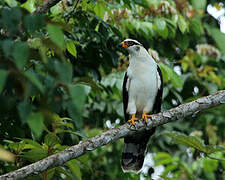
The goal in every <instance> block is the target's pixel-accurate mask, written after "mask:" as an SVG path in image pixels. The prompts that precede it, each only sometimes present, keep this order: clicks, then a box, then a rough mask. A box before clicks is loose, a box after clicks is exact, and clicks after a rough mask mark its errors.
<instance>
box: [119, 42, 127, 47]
mask: <svg viewBox="0 0 225 180" xmlns="http://www.w3.org/2000/svg"><path fill="white" fill-rule="evenodd" d="M119 47H123V48H128V46H127V43H126V42H124V41H123V42H121V43H120V44H119Z"/></svg>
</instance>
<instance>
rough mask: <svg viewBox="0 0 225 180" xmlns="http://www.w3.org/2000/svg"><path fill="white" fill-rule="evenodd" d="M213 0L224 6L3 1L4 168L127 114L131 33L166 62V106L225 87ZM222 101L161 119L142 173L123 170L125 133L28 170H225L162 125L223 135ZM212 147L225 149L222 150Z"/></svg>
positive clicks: (224, 39)
mask: <svg viewBox="0 0 225 180" xmlns="http://www.w3.org/2000/svg"><path fill="white" fill-rule="evenodd" d="M209 3H210V4H211V5H212V6H213V7H215V8H216V9H217V10H220V9H224V4H223V3H222V1H221V2H220V1H216V0H211V1H206V0H198V1H195V0H174V1H173V0H164V1H162V0H133V1H128V0H116V1H111V0H107V1H103V0H81V1H79V0H74V1H73V0H71V1H66V0H62V1H60V3H58V4H57V5H56V6H54V7H52V8H51V9H50V11H49V12H48V13H45V14H43V15H40V14H35V15H33V14H32V12H33V11H34V10H35V9H36V8H37V7H39V6H40V5H41V4H43V1H42V0H36V1H35V0H17V1H16V0H5V1H1V2H0V34H1V36H0V102H1V103H0V151H1V154H0V158H1V159H2V161H0V174H4V173H7V172H10V171H13V170H15V169H18V168H20V167H23V166H25V165H27V164H30V163H32V162H35V161H38V160H40V159H43V158H45V157H47V156H49V155H51V154H54V153H56V152H58V151H60V150H63V149H65V148H66V147H69V146H71V145H74V144H77V143H79V141H82V140H85V139H87V138H88V137H92V136H94V135H97V134H99V133H101V132H103V131H105V130H107V129H108V128H112V127H116V126H118V125H119V124H123V123H124V120H123V119H124V118H123V109H122V95H121V87H122V82H123V74H124V71H125V70H126V68H127V66H128V64H129V62H128V56H127V54H126V52H122V50H121V49H119V48H118V44H119V43H120V42H121V41H122V40H124V39H125V38H128V37H129V38H133V39H137V40H138V41H140V42H141V43H143V45H144V46H145V47H146V49H148V50H149V53H151V54H152V55H153V57H154V58H155V59H156V61H158V62H159V65H160V67H161V69H162V72H163V79H164V83H165V87H164V94H163V105H162V110H163V111H164V110H167V109H170V108H172V107H174V106H177V105H179V104H181V103H185V102H189V101H191V100H194V99H196V98H198V97H201V96H205V95H208V94H211V93H214V92H216V91H217V90H220V89H224V88H225V56H224V54H225V34H223V33H221V32H220V29H219V22H218V21H217V20H215V19H214V18H213V17H212V16H210V15H209V14H208V13H207V11H206V9H207V6H208V5H209ZM124 54H125V55H124ZM224 108H225V106H224V105H223V106H220V107H217V108H213V109H210V110H208V111H206V112H204V113H201V114H197V112H196V115H195V116H192V117H188V118H186V119H184V120H181V121H177V122H174V123H169V124H166V125H164V126H162V127H159V128H157V132H156V133H155V136H154V137H153V138H152V140H151V143H150V144H149V152H152V154H148V157H151V158H150V160H149V161H148V162H147V163H146V164H145V168H144V171H143V172H142V173H141V174H139V175H136V174H132V173H129V174H128V173H126V174H124V173H123V172H122V170H121V167H120V154H121V150H122V146H123V140H120V141H117V142H115V143H113V144H111V145H107V146H106V147H103V148H101V149H97V150H95V151H93V152H90V153H88V154H86V155H84V156H82V157H80V158H78V159H76V160H72V161H69V162H67V163H66V164H65V165H64V166H63V167H57V168H53V169H50V170H48V171H45V172H44V173H42V174H39V175H37V176H33V177H29V178H27V179H32V180H33V179H76V180H77V179H78V180H81V179H93V180H94V179H140V178H141V179H150V178H151V177H153V176H154V177H156V172H158V170H157V168H158V169H159V167H160V168H161V174H160V175H159V176H158V178H159V177H161V178H162V179H199V180H200V179H202V180H203V179H204V180H207V179H208V180H214V179H225V173H224V172H225V161H218V160H212V159H209V158H207V157H205V156H204V155H203V156H202V155H201V153H200V151H199V150H196V149H195V148H193V146H191V145H190V147H189V148H188V147H187V146H184V145H180V144H182V143H180V142H179V140H178V139H176V138H174V140H175V142H176V143H178V145H177V144H174V143H171V138H169V137H168V136H170V137H174V136H175V135H179V134H177V133H176V134H175V135H174V134H172V133H166V134H165V133H164V135H163V134H162V132H164V131H165V130H167V131H169V132H171V131H178V132H182V133H184V134H186V135H192V136H190V137H191V138H193V136H194V137H195V138H196V139H197V140H199V141H200V142H202V141H204V143H205V144H210V145H225V134H224V129H225V111H224ZM165 135H167V136H165ZM179 137H181V138H182V139H185V137H186V136H184V135H182V134H181V135H180V136H179ZM188 137H189V136H188ZM200 139H201V140H200ZM183 144H185V145H188V143H183ZM191 147H192V148H191ZM3 149H4V150H3ZM197 149H198V148H197ZM5 150H6V151H5ZM9 151H10V152H11V153H9ZM3 152H4V153H5V154H4V155H3ZM203 152H204V151H203ZM212 156H213V157H216V158H225V155H224V153H223V152H221V151H219V152H216V153H214V154H213V155H212ZM153 170H154V173H153Z"/></svg>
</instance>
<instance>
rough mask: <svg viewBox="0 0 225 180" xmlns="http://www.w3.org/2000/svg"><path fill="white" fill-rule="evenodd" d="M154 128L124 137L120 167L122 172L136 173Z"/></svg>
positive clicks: (142, 161) (141, 164)
mask: <svg viewBox="0 0 225 180" xmlns="http://www.w3.org/2000/svg"><path fill="white" fill-rule="evenodd" d="M154 131H155V129H151V130H148V131H144V132H143V133H141V134H136V135H134V136H127V137H125V138H124V147H123V153H122V162H121V164H122V169H123V171H124V172H128V171H131V172H135V173H138V172H139V171H140V170H141V168H142V166H143V163H144V158H145V152H146V149H147V144H148V141H149V138H150V136H151V135H152V134H153V133H154Z"/></svg>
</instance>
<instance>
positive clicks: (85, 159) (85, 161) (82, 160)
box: [77, 154, 93, 171]
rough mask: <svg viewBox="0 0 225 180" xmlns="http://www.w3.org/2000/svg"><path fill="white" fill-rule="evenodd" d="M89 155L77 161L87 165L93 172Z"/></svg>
mask: <svg viewBox="0 0 225 180" xmlns="http://www.w3.org/2000/svg"><path fill="white" fill-rule="evenodd" d="M89 159H90V157H89V155H88V154H85V155H82V156H81V157H79V158H77V160H78V161H79V162H80V163H82V164H83V165H85V166H86V167H87V168H88V169H90V170H91V171H93V170H92V167H91V166H90V163H89Z"/></svg>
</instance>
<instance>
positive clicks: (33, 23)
mask: <svg viewBox="0 0 225 180" xmlns="http://www.w3.org/2000/svg"><path fill="white" fill-rule="evenodd" d="M24 24H25V28H26V30H27V32H28V33H34V32H35V31H37V30H39V29H40V28H42V27H43V25H44V19H43V17H42V16H40V15H34V14H30V15H27V16H26V17H25V20H24Z"/></svg>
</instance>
